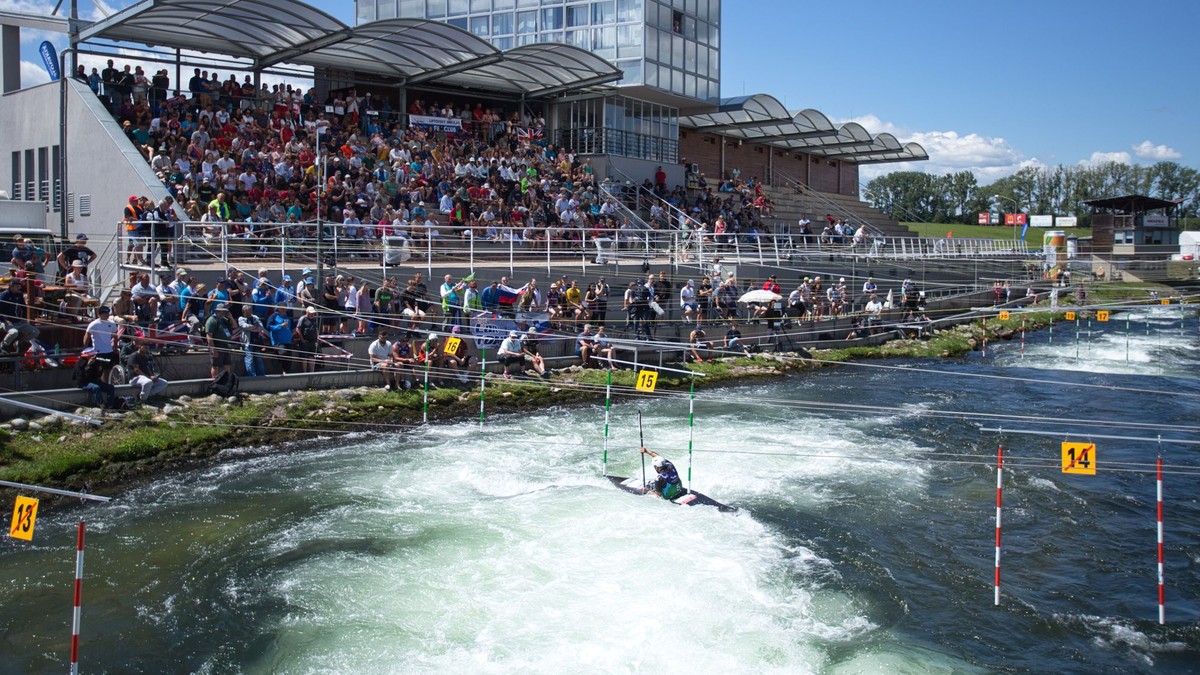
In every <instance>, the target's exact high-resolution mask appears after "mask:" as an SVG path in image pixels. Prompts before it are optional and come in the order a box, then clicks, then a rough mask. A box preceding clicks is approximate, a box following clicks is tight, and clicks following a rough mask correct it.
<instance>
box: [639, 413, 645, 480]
mask: <svg viewBox="0 0 1200 675" xmlns="http://www.w3.org/2000/svg"><path fill="white" fill-rule="evenodd" d="M638 447H639V448H644V447H646V439H645V438H643V437H642V411H641V410H639V411H638ZM638 454H640V455H641V456H642V491H643V492H644V491H645V490H646V453H644V452H642V451H641V450H640V449H639V450H638Z"/></svg>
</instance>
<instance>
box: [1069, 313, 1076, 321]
mask: <svg viewBox="0 0 1200 675" xmlns="http://www.w3.org/2000/svg"><path fill="white" fill-rule="evenodd" d="M1074 320H1075V312H1067V321H1074Z"/></svg>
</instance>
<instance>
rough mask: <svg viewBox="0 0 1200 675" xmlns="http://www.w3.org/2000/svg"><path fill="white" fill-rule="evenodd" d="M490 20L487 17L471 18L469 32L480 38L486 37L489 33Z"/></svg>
mask: <svg viewBox="0 0 1200 675" xmlns="http://www.w3.org/2000/svg"><path fill="white" fill-rule="evenodd" d="M490 18H491V17H488V16H473V17H471V32H472V33H474V34H476V35H479V36H482V37H487V36H488V34H489V33H490V32H491V24H490V22H489V19H490Z"/></svg>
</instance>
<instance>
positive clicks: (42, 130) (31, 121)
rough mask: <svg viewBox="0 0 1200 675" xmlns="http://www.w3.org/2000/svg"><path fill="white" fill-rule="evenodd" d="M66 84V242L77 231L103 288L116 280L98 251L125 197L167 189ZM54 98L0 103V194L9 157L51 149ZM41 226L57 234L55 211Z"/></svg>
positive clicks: (94, 103)
mask: <svg viewBox="0 0 1200 675" xmlns="http://www.w3.org/2000/svg"><path fill="white" fill-rule="evenodd" d="M66 84H67V154H66V159H67V193H68V196H71V197H72V199H71V205H70V209H69V212H70V213H72V214H73V219H72V221H71V222H69V223H68V232H67V238H68V240H70V239H73V238H74V237H75V235H76V234H78V233H80V232H83V233H85V234H87V235H88V237H89V238H90V240H91V241H90V242H89V245H90V246H91V247H92V249H94V250H95V251H96V253H98V254H100V256H101V259H102V262H103V263H104V264H102V265H101V266H100V273H101V274H102V277H101V278H100V279H98V281H100V282H102V283H104V284H105V285H108V284H112V283H113V282H114V281H115V280H116V269H115V265H114V264H112V263H113V262H115V260H116V256H115V255H111V253H110V255H108V256H105V255H104V254H105V249H106V248H109V250H110V252H111V247H112V246H113V244H112V241H113V238H114V236H115V235H116V233H117V221H118V220H120V218H121V216H122V212H123V209H124V208H125V205H126V204H127V203H128V198H129V195H139V196H141V195H145V196H149V197H151V198H152V199H154V200H155V201H158V200H160V199H162V198H163V197H166V196H167V189H166V187H165V186H164V185H163V184H162V183H161V182H160V181H159V180H158V178H157V177H156V176H155V175H154V172H153V171H151V170H150V165H149V163H148V162H147V160H146V158H145V157H143V156H142V155H141V153H139V152H138V150H137V148H135V147H134V145H133V143H131V142H130V141H129V139H128V138H126V136H125V134H124V133H123V132H122V131H121V127H120V126H119V125H118V124H117V122H116V121H115V120H114V119H113V117H112V116H111V115H110V114H109V113H108V111H107V110H105V109H104V106H103V105H101V103H100V101H99V100H98V99H97V98H96V97H95V95H93V94H92V90H91V89H89V88H88V86H87V85H85V84H83V83H82V82H78V81H76V80H73V79H67V80H66ZM59 94H60V86H59V84H58V83H55V82H51V83H47V84H43V85H39V86H36V87H30V88H28V89H21V90H19V91H14V92H9V93H7V94H5V95H4V96H3V97H2V98H0V129H3V130H4V131H3V133H0V189H3V190H9V189H10V188H11V185H12V161H11V159H10V158H11V156H12V153H13V152H16V151H24V150H26V149H29V148H41V147H53V146H56V145H58V144H59V112H58V111H59ZM49 173H50V174H51V175H52V172H49ZM86 201H90V208H89V210H88V212H87V213H84V212H82V211H81V209H80V205H81V203H82V202H86ZM46 226H47V228H49V229H50V230H51V231H52V232H55V233H61V227H60V214H59V212H58V211H55V210H53V209H52V210H51V211H50V212H49V213H47V214H46ZM93 274H94V273H93Z"/></svg>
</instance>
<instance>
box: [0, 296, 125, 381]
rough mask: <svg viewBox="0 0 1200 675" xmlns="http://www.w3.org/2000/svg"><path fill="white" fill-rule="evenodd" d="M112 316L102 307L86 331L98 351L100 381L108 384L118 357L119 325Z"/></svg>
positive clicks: (106, 308) (110, 312)
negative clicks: (115, 345)
mask: <svg viewBox="0 0 1200 675" xmlns="http://www.w3.org/2000/svg"><path fill="white" fill-rule="evenodd" d="M111 316H112V310H111V309H109V308H108V307H101V308H100V309H98V310H96V319H95V320H93V321H92V322H91V323H89V324H88V325H87V328H86V329H84V333H85V334H86V335H87V338H88V339H89V340H91V342H92V348H93V349H95V350H96V360H97V361H98V362H99V363H100V365H101V368H102V373H101V375H100V379H101V381H103V382H106V383H107V382H108V374H109V372H111V371H112V367H113V366H114V365H116V363H117V355H116V352H115V351H114V342H115V338H116V335H117V324H116V323H114V322H113V321H112V320H111ZM6 339H7V338H6Z"/></svg>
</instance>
